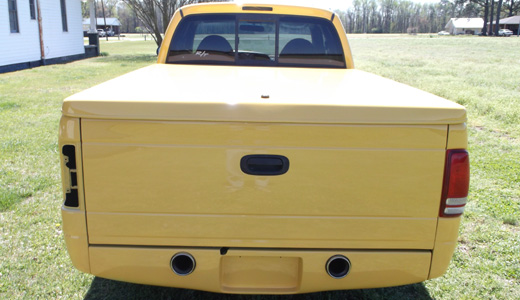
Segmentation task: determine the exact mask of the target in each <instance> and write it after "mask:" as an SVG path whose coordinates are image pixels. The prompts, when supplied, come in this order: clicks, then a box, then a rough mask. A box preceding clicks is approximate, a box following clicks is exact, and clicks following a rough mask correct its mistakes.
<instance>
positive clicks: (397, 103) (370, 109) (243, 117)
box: [63, 64, 466, 124]
mask: <svg viewBox="0 0 520 300" xmlns="http://www.w3.org/2000/svg"><path fill="white" fill-rule="evenodd" d="M63 114H64V115H66V116H71V117H80V118H93V119H132V120H168V121H223V122H277V123H278V122H279V123H316V124H460V123H464V122H465V121H466V111H465V109H464V107H462V106H460V105H458V104H456V103H453V102H451V101H448V100H446V99H443V98H440V97H437V96H435V95H432V94H430V93H427V92H424V91H421V90H418V89H416V88H412V87H409V86H407V85H404V84H400V83H397V82H394V81H392V80H389V79H385V78H382V77H380V76H377V75H373V74H370V73H367V72H363V71H359V70H347V69H304V68H269V67H236V66H196V65H195V66H194V65H165V64H155V65H152V66H148V67H145V68H142V69H139V70H137V71H134V72H131V73H129V74H126V75H123V76H120V77H118V78H115V79H113V80H110V81H107V82H105V83H102V84H100V85H97V86H95V87H92V88H90V89H88V90H85V91H83V92H80V93H78V94H75V95H73V96H71V97H69V98H67V99H66V100H65V101H64V103H63Z"/></svg>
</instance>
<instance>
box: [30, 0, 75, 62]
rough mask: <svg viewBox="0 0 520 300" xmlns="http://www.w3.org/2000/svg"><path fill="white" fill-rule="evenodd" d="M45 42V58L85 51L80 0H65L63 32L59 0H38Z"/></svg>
mask: <svg viewBox="0 0 520 300" xmlns="http://www.w3.org/2000/svg"><path fill="white" fill-rule="evenodd" d="M40 5H41V12H42V24H43V38H44V43H45V58H46V59H50V58H56V57H62V56H69V55H76V54H83V53H85V48H84V45H83V26H82V21H83V19H82V17H81V1H80V0H66V7H67V25H68V31H67V32H64V31H63V27H62V23H61V5H60V0H40Z"/></svg>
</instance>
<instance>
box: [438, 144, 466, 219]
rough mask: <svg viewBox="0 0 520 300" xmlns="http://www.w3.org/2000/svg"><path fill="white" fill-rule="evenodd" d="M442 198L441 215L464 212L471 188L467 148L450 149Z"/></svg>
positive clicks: (453, 215) (447, 156)
mask: <svg viewBox="0 0 520 300" xmlns="http://www.w3.org/2000/svg"><path fill="white" fill-rule="evenodd" d="M442 190H443V193H442V199H441V209H440V214H439V215H440V216H441V217H456V216H460V215H461V214H462V213H463V212H464V206H465V205H466V201H467V197H468V190H469V155H468V151H466V150H459V149H456V150H448V151H447V153H446V167H445V173H444V186H443V189H442Z"/></svg>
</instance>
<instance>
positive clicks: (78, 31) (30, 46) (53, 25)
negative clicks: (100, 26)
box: [0, 0, 85, 66]
mask: <svg viewBox="0 0 520 300" xmlns="http://www.w3.org/2000/svg"><path fill="white" fill-rule="evenodd" d="M16 2H17V8H18V23H19V26H20V32H19V33H11V30H10V27H9V13H8V6H7V1H6V0H0V66H5V65H11V64H17V63H24V62H30V61H37V60H40V59H41V55H40V39H39V29H38V20H37V19H36V20H31V15H30V11H29V0H16ZM66 8H67V25H68V31H67V32H63V27H62V23H61V6H60V0H40V9H41V14H42V27H43V28H42V30H43V40H44V42H43V43H44V50H45V59H51V58H58V57H63V56H71V55H78V54H83V53H85V48H84V45H83V44H84V43H83V29H82V17H81V1H80V0H66Z"/></svg>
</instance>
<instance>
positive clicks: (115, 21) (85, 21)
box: [83, 18, 121, 26]
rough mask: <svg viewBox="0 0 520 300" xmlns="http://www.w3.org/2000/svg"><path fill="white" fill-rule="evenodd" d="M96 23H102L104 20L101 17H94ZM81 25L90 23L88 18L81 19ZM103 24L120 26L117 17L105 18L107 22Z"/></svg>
mask: <svg viewBox="0 0 520 300" xmlns="http://www.w3.org/2000/svg"><path fill="white" fill-rule="evenodd" d="M96 24H97V25H104V24H105V20H104V19H103V18H96ZM83 25H90V19H83ZM105 26H121V23H120V22H119V20H118V19H117V18H107V24H106V25H105Z"/></svg>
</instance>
